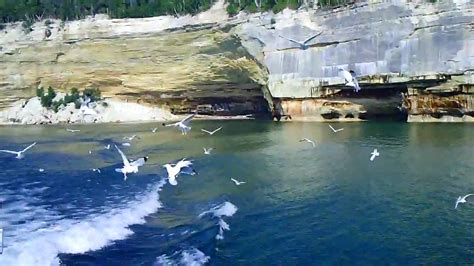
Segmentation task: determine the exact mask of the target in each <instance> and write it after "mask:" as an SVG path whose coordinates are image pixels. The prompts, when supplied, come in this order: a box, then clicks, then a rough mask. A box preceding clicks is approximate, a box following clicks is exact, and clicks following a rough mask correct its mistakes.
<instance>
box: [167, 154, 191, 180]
mask: <svg viewBox="0 0 474 266" xmlns="http://www.w3.org/2000/svg"><path fill="white" fill-rule="evenodd" d="M191 165H193V163H192V162H191V161H189V160H186V159H185V158H183V159H182V160H181V161H179V162H178V163H176V164H175V165H174V166H172V165H171V164H169V163H168V164H165V165H163V167H165V168H166V171H167V172H168V182H169V183H170V185H173V186H176V185H177V184H178V182H177V181H176V177H177V176H178V175H179V174H180V173H181V170H182V169H183V168H187V167H191ZM193 172H194V173H195V171H194V169H193Z"/></svg>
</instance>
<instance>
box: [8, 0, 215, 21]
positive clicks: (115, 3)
mask: <svg viewBox="0 0 474 266" xmlns="http://www.w3.org/2000/svg"><path fill="white" fill-rule="evenodd" d="M214 2H215V0H0V19H1V20H2V21H3V22H11V21H23V20H25V18H36V17H39V16H41V17H45V18H47V17H51V18H59V19H62V20H75V19H81V18H84V17H86V16H89V15H94V14H99V13H100V14H108V15H109V16H111V17H113V18H130V17H131V18H137V17H151V16H160V15H176V14H196V13H199V12H202V11H205V10H207V9H209V8H210V7H211V6H212V4H213V3H214Z"/></svg>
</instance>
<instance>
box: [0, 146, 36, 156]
mask: <svg viewBox="0 0 474 266" xmlns="http://www.w3.org/2000/svg"><path fill="white" fill-rule="evenodd" d="M35 145H36V142H35V143H33V144H31V145H30V146H28V147H26V148H25V149H24V150H22V151H10V150H0V152H6V153H11V154H16V158H17V159H22V158H23V157H25V155H24V153H25V152H26V151H27V150H29V149H30V148H31V147H33V146H35Z"/></svg>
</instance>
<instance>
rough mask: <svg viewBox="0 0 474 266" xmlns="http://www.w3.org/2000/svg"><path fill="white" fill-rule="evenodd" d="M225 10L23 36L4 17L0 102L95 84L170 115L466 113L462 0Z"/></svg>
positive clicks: (473, 64)
mask: <svg viewBox="0 0 474 266" xmlns="http://www.w3.org/2000/svg"><path fill="white" fill-rule="evenodd" d="M224 9H225V5H224V3H223V1H218V2H217V4H216V5H215V6H214V7H213V8H211V10H209V11H207V12H206V13H204V14H200V15H197V16H194V17H191V16H185V17H180V18H174V17H171V16H170V17H157V18H146V19H120V20H119V19H107V18H106V17H103V16H96V17H94V18H88V19H86V20H81V21H72V22H66V23H61V22H59V21H53V23H52V24H50V25H46V24H45V23H43V22H38V23H36V24H35V25H34V26H33V31H32V32H31V33H28V34H24V33H23V32H22V29H21V26H20V25H19V24H12V25H8V26H7V27H6V29H4V30H2V31H1V32H0V47H1V49H0V96H1V97H0V109H1V108H5V107H8V106H11V105H12V104H13V103H14V102H16V101H17V100H19V99H29V98H30V97H32V96H33V95H34V89H35V88H36V87H37V86H45V87H47V86H52V87H54V88H58V89H63V90H69V89H70V88H72V87H77V88H83V87H87V86H94V87H99V88H100V89H101V91H102V93H103V95H104V96H106V97H113V98H117V99H120V100H126V99H127V100H129V101H130V102H136V103H140V104H142V103H145V104H151V105H154V106H158V107H162V108H164V109H167V110H171V112H172V113H175V114H180V113H186V112H189V111H191V110H195V109H198V110H199V112H201V113H204V114H211V115H214V114H216V115H243V114H249V113H252V114H262V115H264V114H266V113H267V112H268V111H269V110H277V112H278V113H282V114H287V115H290V116H291V118H292V120H311V121H361V120H366V119H378V118H387V117H389V118H397V119H403V120H406V121H409V122H425V121H441V122H449V121H459V122H461V121H462V122H468V121H473V111H474V110H473V107H472V106H473V105H472V102H473V100H472V99H473V98H472V97H473V94H474V89H473V84H474V49H473V47H474V33H473V31H474V22H473V21H474V3H473V2H472V1H463V0H456V1H439V3H434V4H432V3H427V2H405V1H388V2H387V1H361V2H357V3H356V4H353V5H348V6H343V7H338V8H335V9H324V10H323V9H301V10H297V11H292V10H284V11H283V12H281V13H278V14H273V13H271V12H270V13H258V14H244V13H241V14H239V15H237V16H235V17H231V18H229V17H228V16H227V14H226V13H225V10H224ZM46 29H48V30H49V32H50V34H49V37H47V36H46V35H45V30H46ZM311 36H315V37H314V38H312V39H311V40H309V41H308V42H307V43H305V44H304V45H298V44H297V43H296V42H303V40H305V39H307V38H308V37H311ZM289 39H293V40H295V41H290V40H289ZM338 68H344V69H346V70H349V69H352V70H354V71H355V73H356V74H357V76H358V79H359V84H360V86H361V88H362V91H361V92H359V93H355V92H354V91H353V90H352V89H351V88H350V87H347V86H344V83H345V82H344V80H343V78H342V77H341V76H340V75H339V73H338Z"/></svg>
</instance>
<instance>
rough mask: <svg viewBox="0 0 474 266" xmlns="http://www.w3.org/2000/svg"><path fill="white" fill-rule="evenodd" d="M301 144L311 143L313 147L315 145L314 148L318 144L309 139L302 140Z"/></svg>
mask: <svg viewBox="0 0 474 266" xmlns="http://www.w3.org/2000/svg"><path fill="white" fill-rule="evenodd" d="M300 142H308V143H311V145H313V148H314V147H316V144H315V143H314V141H312V140H310V139H307V138H304V139H300Z"/></svg>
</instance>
